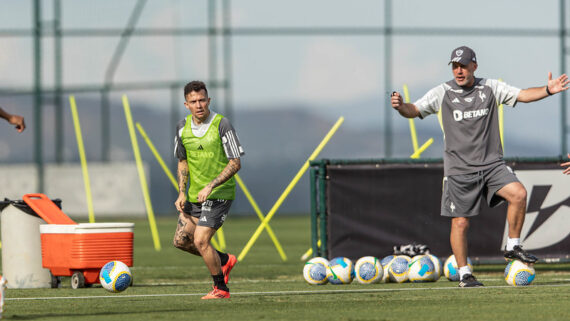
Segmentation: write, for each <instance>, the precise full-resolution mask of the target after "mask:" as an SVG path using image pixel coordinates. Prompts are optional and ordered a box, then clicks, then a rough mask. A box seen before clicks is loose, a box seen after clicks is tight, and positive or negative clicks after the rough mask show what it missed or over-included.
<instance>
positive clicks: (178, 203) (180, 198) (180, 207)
mask: <svg viewBox="0 0 570 321" xmlns="http://www.w3.org/2000/svg"><path fill="white" fill-rule="evenodd" d="M185 202H186V195H185V194H184V193H180V194H178V198H177V199H176V202H174V206H176V210H177V211H178V212H179V213H182V212H183V211H182V210H183V209H184V203H185Z"/></svg>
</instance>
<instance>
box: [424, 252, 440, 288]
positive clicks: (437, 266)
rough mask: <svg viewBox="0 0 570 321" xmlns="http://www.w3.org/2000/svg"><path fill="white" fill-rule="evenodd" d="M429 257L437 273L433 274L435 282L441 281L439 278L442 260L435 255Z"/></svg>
mask: <svg viewBox="0 0 570 321" xmlns="http://www.w3.org/2000/svg"><path fill="white" fill-rule="evenodd" d="M427 256H429V257H430V259H431V262H432V263H433V266H434V267H435V273H434V274H433V281H434V282H435V281H437V280H439V277H440V276H441V270H442V269H441V260H440V259H439V258H438V257H437V256H435V255H433V254H427Z"/></svg>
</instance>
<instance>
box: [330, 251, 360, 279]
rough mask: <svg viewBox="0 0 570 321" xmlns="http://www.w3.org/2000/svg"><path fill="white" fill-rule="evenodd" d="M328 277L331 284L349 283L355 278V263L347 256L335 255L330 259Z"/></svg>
mask: <svg viewBox="0 0 570 321" xmlns="http://www.w3.org/2000/svg"><path fill="white" fill-rule="evenodd" d="M327 278H328V280H329V282H330V283H331V284H349V283H350V282H352V279H353V278H354V265H353V264H352V261H351V260H350V259H349V258H347V257H335V258H334V259H332V260H330V262H329V267H328V269H327Z"/></svg>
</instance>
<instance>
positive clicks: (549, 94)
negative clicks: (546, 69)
mask: <svg viewBox="0 0 570 321" xmlns="http://www.w3.org/2000/svg"><path fill="white" fill-rule="evenodd" d="M546 93H547V94H548V96H552V93H551V92H550V90H548V85H546Z"/></svg>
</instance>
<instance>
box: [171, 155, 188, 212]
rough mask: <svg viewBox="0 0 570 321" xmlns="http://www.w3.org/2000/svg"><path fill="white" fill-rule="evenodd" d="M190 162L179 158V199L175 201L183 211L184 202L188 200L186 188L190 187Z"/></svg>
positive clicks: (180, 210)
mask: <svg viewBox="0 0 570 321" xmlns="http://www.w3.org/2000/svg"><path fill="white" fill-rule="evenodd" d="M189 175H190V174H189V172H188V162H187V161H186V160H185V159H183V160H178V171H177V176H178V199H177V200H176V202H175V203H174V206H176V209H177V210H178V212H182V209H183V208H184V202H186V188H187V187H188V177H189Z"/></svg>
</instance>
